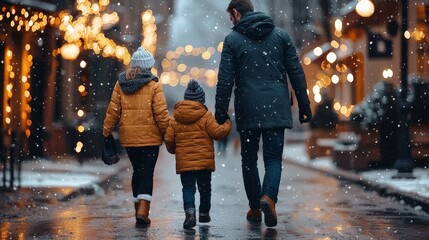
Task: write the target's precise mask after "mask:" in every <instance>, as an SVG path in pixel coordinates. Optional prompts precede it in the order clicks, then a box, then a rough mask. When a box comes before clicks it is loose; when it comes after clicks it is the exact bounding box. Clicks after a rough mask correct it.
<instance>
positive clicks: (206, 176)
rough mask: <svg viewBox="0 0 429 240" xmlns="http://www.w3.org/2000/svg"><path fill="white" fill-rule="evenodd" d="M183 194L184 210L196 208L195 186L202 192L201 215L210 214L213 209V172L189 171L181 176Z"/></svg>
mask: <svg viewBox="0 0 429 240" xmlns="http://www.w3.org/2000/svg"><path fill="white" fill-rule="evenodd" d="M180 180H181V181H182V186H183V188H182V192H183V209H184V210H185V211H186V210H187V209H189V208H195V192H196V187H195V184H197V185H198V191H199V192H200V207H199V212H200V213H208V212H209V211H210V208H211V196H212V185H211V180H212V172H211V171H209V170H200V171H189V172H183V173H181V174H180Z"/></svg>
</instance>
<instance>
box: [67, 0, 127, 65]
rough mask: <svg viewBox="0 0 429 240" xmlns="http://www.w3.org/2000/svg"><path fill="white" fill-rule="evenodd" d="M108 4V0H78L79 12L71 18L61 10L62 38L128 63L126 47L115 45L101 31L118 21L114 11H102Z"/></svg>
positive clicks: (77, 7)
mask: <svg viewBox="0 0 429 240" xmlns="http://www.w3.org/2000/svg"><path fill="white" fill-rule="evenodd" d="M108 5H109V1H108V0H100V1H98V3H91V2H90V1H88V0H79V1H77V4H76V9H77V10H79V11H80V12H81V14H80V15H79V16H78V17H77V18H76V19H73V16H72V15H71V14H70V13H68V12H61V13H60V19H61V23H60V25H59V29H60V30H61V31H63V32H64V40H65V41H66V42H67V43H68V44H73V45H75V46H77V47H83V49H85V50H93V51H94V52H95V53H96V54H99V53H101V54H102V56H103V57H113V58H117V59H118V60H120V61H122V62H124V64H128V63H129V62H130V59H131V55H130V53H129V52H128V49H127V48H126V47H123V46H118V45H116V43H115V42H114V41H113V40H112V39H109V38H107V37H106V36H105V35H104V33H103V32H102V30H103V26H106V25H113V24H116V23H117V22H118V21H119V16H118V14H117V13H116V12H112V13H110V14H108V13H103V11H104V10H105V9H106V7H107V6H108ZM76 57H77V56H76Z"/></svg>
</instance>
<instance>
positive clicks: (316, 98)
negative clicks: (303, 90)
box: [314, 94, 322, 103]
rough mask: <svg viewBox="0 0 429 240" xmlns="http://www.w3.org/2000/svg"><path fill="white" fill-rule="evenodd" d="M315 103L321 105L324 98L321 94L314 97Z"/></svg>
mask: <svg viewBox="0 0 429 240" xmlns="http://www.w3.org/2000/svg"><path fill="white" fill-rule="evenodd" d="M314 101H315V102H317V103H320V102H321V101H322V96H321V95H320V94H316V95H314Z"/></svg>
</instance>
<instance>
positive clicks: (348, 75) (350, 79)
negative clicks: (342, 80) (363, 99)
mask: <svg viewBox="0 0 429 240" xmlns="http://www.w3.org/2000/svg"><path fill="white" fill-rule="evenodd" d="M354 79H355V78H354V76H353V74H351V73H349V74H347V81H349V82H353V80H354Z"/></svg>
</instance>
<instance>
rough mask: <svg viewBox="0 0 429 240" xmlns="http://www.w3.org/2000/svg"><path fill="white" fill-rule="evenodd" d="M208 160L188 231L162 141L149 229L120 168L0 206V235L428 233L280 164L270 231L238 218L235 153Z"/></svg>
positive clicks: (394, 207)
mask: <svg viewBox="0 0 429 240" xmlns="http://www.w3.org/2000/svg"><path fill="white" fill-rule="evenodd" d="M122 161H128V159H122ZM260 163H262V162H260ZM216 164H217V165H216V167H217V169H216V172H215V173H214V174H213V179H212V184H213V192H212V210H211V216H212V221H211V222H210V223H208V224H200V223H197V226H196V227H194V228H193V229H192V230H184V229H183V228H182V223H183V220H184V212H183V209H182V198H181V184H180V178H179V175H176V174H175V162H174V157H173V155H170V154H168V153H167V152H166V151H165V148H164V146H163V147H162V148H161V154H160V158H159V160H158V164H157V167H156V172H155V186H154V194H153V201H152V204H151V213H150V217H151V219H152V224H151V225H150V227H148V228H136V227H135V225H134V223H135V219H134V216H133V215H134V209H133V203H132V201H131V187H130V176H131V171H126V172H123V173H122V174H120V175H119V176H117V177H116V178H114V179H112V180H111V181H110V183H109V184H108V185H107V186H105V189H104V192H103V191H100V192H96V193H95V194H91V195H87V196H80V197H78V198H75V199H72V200H70V201H66V202H60V201H59V202H51V203H49V202H46V203H40V204H37V205H36V206H32V207H28V206H22V208H21V209H17V208H11V209H5V210H2V211H5V212H4V213H3V214H2V218H3V219H2V223H1V225H0V231H1V232H0V236H2V237H1V239H26V238H35V239H142V238H143V239H425V238H426V237H427V236H428V234H429V229H428V228H427V226H428V224H429V216H428V215H427V214H424V213H423V212H417V211H414V209H412V208H410V207H408V206H406V205H403V204H401V203H399V202H397V201H395V200H390V199H387V198H383V197H380V196H379V195H377V194H376V193H373V192H369V191H365V190H363V189H362V188H361V186H358V185H350V184H348V183H347V182H342V181H340V180H337V179H334V178H332V177H327V176H324V175H322V174H320V173H319V172H315V171H312V170H308V169H305V168H301V167H298V166H295V165H291V164H286V163H284V164H283V167H284V168H283V173H282V175H283V177H282V182H281V188H280V193H279V202H278V204H277V206H276V208H277V213H278V217H279V224H278V225H277V226H276V227H275V228H267V227H265V225H264V224H263V223H262V224H250V223H248V222H247V221H246V219H245V215H246V212H247V210H248V207H247V200H246V196H245V192H244V187H243V184H242V178H241V166H240V164H241V163H240V158H239V155H238V153H233V152H232V151H229V152H227V153H226V156H222V155H220V156H218V157H217V163H216ZM260 166H261V165H260ZM106 167H108V166H106ZM197 199H198V195H197ZM197 206H198V202H197ZM17 210H18V211H17Z"/></svg>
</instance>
